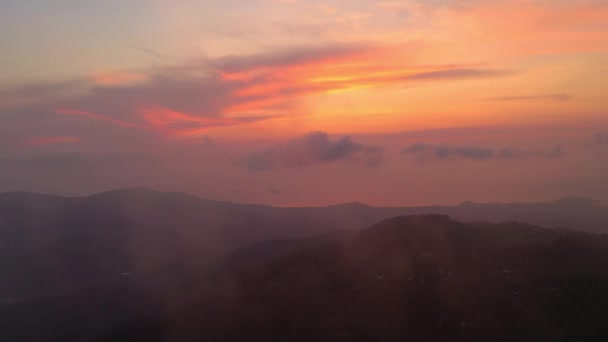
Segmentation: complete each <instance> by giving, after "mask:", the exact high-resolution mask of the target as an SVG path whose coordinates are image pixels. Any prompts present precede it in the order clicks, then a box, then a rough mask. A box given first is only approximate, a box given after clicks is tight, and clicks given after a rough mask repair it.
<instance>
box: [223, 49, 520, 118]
mask: <svg viewBox="0 0 608 342" xmlns="http://www.w3.org/2000/svg"><path fill="white" fill-rule="evenodd" d="M399 56H400V54H399V50H398V49H394V48H385V49H381V48H378V47H374V48H370V49H369V51H365V52H362V51H361V50H354V51H352V53H350V54H347V53H341V54H339V56H335V57H332V56H323V58H317V59H314V60H301V59H297V58H296V59H294V61H293V62H292V63H287V62H286V61H285V60H281V62H280V63H277V65H276V66H274V67H273V66H271V65H270V64H269V63H259V66H257V67H256V66H255V65H252V64H249V65H246V66H244V67H242V68H234V67H233V69H236V71H234V72H231V71H228V70H220V71H218V74H219V76H220V78H221V80H222V81H223V82H227V83H230V84H233V85H234V86H235V90H234V92H233V95H234V96H235V97H236V99H235V101H234V102H235V103H234V104H232V105H230V106H227V107H226V108H224V113H225V114H230V113H234V112H242V111H248V110H249V111H264V110H272V109H273V107H276V106H279V109H280V110H282V109H283V108H284V107H285V106H287V105H288V104H289V103H290V102H292V101H294V100H297V99H300V98H303V97H306V96H308V95H314V94H323V93H324V94H329V93H337V92H346V91H352V90H357V89H362V88H371V87H385V86H392V85H396V84H405V83H408V82H424V81H427V82H428V81H440V80H455V79H467V78H486V77H493V76H501V75H506V74H508V73H507V72H505V71H500V70H491V69H484V68H479V67H477V66H475V65H413V64H409V63H408V61H401V60H399Z"/></svg>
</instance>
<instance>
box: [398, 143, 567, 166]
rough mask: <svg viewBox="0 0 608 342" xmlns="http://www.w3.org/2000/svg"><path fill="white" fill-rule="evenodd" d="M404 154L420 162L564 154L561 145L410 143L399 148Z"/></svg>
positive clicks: (513, 158) (550, 156)
mask: <svg viewBox="0 0 608 342" xmlns="http://www.w3.org/2000/svg"><path fill="white" fill-rule="evenodd" d="M401 153H402V154H404V155H413V156H415V157H416V159H417V160H418V161H420V162H426V161H431V160H479V161H483V160H521V159H532V158H545V159H555V158H560V157H562V156H564V155H565V152H564V150H563V147H562V146H561V145H554V146H553V147H551V148H547V149H535V148H519V147H502V148H492V147H480V146H457V145H433V144H425V143H417V144H412V145H410V146H408V147H406V148H404V149H402V150H401Z"/></svg>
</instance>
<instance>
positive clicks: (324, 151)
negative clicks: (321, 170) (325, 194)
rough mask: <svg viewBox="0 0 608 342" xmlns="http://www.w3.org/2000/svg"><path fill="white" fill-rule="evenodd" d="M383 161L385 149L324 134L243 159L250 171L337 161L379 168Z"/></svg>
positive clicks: (298, 140)
mask: <svg viewBox="0 0 608 342" xmlns="http://www.w3.org/2000/svg"><path fill="white" fill-rule="evenodd" d="M383 160H384V149H383V148H381V147H378V146H371V145H363V144H360V143H357V142H355V141H354V140H353V139H352V138H351V137H349V136H344V137H341V138H336V139H332V138H331V137H330V136H329V135H328V134H327V133H325V132H313V133H310V134H308V135H305V136H303V137H298V138H295V139H292V140H290V141H287V142H286V143H283V144H279V145H275V146H273V147H270V148H268V149H266V150H264V151H261V152H256V153H254V154H252V155H250V156H249V157H247V158H246V160H245V165H246V166H247V168H248V169H249V170H252V171H263V170H271V169H276V168H300V167H307V166H310V165H313V164H328V163H333V162H339V161H350V162H352V163H355V164H358V165H362V166H365V167H379V166H380V165H382V162H383Z"/></svg>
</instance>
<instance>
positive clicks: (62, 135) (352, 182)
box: [0, 0, 608, 206]
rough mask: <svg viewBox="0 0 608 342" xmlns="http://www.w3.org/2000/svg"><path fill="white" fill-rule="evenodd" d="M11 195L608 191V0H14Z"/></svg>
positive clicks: (7, 157) (602, 194) (240, 198)
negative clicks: (144, 190)
mask: <svg viewBox="0 0 608 342" xmlns="http://www.w3.org/2000/svg"><path fill="white" fill-rule="evenodd" d="M0 49H1V53H0V192H4V191H35V192H44V193H53V194H61V195H70V196H74V195H88V194H92V193H95V192H99V191H105V190H110V189H114V188H121V187H139V186H143V187H150V188H154V189H159V190H165V191H180V192H188V193H192V194H196V195H198V196H201V197H206V198H211V199H218V200H226V201H234V202H249V203H265V204H273V205H281V206H299V205H327V204H334V203H341V202H352V201H359V202H364V203H368V204H372V205H416V204H456V203H459V202H462V201H465V200H472V201H479V202H495V201H496V202H514V201H541V200H551V199H556V198H559V197H564V196H569V195H579V196H587V197H593V198H597V199H600V200H604V201H605V200H608V1H606V0H514V1H502V0H470V1H463V0H461V1H459V0H400V1H394V0H348V1H347V0H325V1H316V0H306V1H305V0H246V1H245V0H224V1H211V0H198V1H195V0H171V1H169V0H104V1H73V0H3V1H1V2H0Z"/></svg>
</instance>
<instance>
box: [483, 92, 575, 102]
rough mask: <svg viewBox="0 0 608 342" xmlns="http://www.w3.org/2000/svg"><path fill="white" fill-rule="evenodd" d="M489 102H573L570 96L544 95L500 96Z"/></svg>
mask: <svg viewBox="0 0 608 342" xmlns="http://www.w3.org/2000/svg"><path fill="white" fill-rule="evenodd" d="M487 100H488V101H505V102H511V101H556V102H565V101H569V100H571V96H570V95H568V94H544V95H518V96H498V97H491V98H488V99H487Z"/></svg>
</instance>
